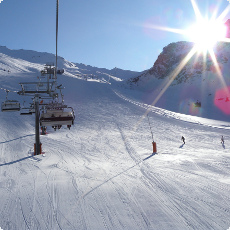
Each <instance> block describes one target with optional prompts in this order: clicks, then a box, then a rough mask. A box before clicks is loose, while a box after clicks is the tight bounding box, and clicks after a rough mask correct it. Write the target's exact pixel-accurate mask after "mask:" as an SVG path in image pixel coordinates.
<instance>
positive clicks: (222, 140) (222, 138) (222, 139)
mask: <svg viewBox="0 0 230 230" xmlns="http://www.w3.org/2000/svg"><path fill="white" fill-rule="evenodd" d="M220 143H221V144H224V137H223V136H222V137H221V142H220Z"/></svg>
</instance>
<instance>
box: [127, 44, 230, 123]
mask: <svg viewBox="0 0 230 230" xmlns="http://www.w3.org/2000/svg"><path fill="white" fill-rule="evenodd" d="M193 45H194V44H193V43H191V42H184V41H180V42H176V43H171V44H169V45H168V46H166V47H164V49H163V51H162V52H161V53H160V55H159V56H158V58H157V60H156V61H155V63H154V65H153V67H152V68H150V69H149V70H147V71H146V72H144V73H143V74H141V75H139V76H137V77H134V78H131V79H128V80H127V81H126V84H124V86H125V87H126V88H130V89H135V90H138V91H139V92H141V93H142V96H141V97H142V99H143V100H144V102H146V103H148V104H151V103H152V102H153V101H154V99H155V98H157V97H158V95H160V94H162V90H163V91H164V90H166V91H165V92H164V93H163V94H162V96H161V97H160V99H159V100H158V101H157V103H156V104H155V105H156V106H158V107H161V108H164V109H168V110H171V111H175V112H181V113H185V114H194V115H197V116H202V117H206V118H212V119H220V120H229V115H230V103H225V104H224V105H223V106H225V107H227V110H229V112H228V114H226V110H225V113H223V111H220V110H219V109H218V108H217V106H216V101H217V100H218V98H217V92H219V91H220V90H221V89H223V88H224V87H226V88H227V87H228V86H230V77H229V76H230V61H229V60H230V43H224V42H219V43H217V44H216V46H215V47H214V50H213V51H214V55H215V58H216V62H217V63H218V67H217V68H216V66H215V63H214V61H213V60H212V57H211V55H210V54H209V53H207V55H206V57H203V54H202V53H201V54H195V55H194V56H193V57H192V58H191V59H190V60H189V61H188V62H187V63H186V64H185V65H184V66H183V68H181V69H180V71H179V72H178V73H177V74H176V76H174V77H175V79H174V80H173V81H172V82H171V84H170V85H169V87H167V89H166V87H165V86H166V85H167V84H169V81H170V79H172V77H173V73H175V70H176V69H177V68H178V67H179V66H181V63H183V60H184V59H185V57H186V55H188V53H189V52H190V51H191V49H192V47H193ZM218 72H219V73H220V74H221V76H219V75H220V74H218ZM228 91H229V90H228ZM225 92H226V89H225ZM229 96H230V94H229V93H225V94H223V97H222V98H228V97H229ZM220 100H223V99H220ZM226 100H227V99H226ZM196 101H199V102H201V104H202V106H201V108H200V109H199V110H198V111H196V113H193V112H191V111H194V108H191V105H193V104H194V103H195V102H196ZM226 102H228V100H227V101H226ZM195 109H196V110H197V108H195Z"/></svg>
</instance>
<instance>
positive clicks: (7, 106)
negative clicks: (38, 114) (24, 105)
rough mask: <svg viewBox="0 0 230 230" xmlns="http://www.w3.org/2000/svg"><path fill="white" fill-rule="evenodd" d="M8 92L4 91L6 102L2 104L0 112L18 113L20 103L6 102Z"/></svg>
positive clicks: (14, 101)
mask: <svg viewBox="0 0 230 230" xmlns="http://www.w3.org/2000/svg"><path fill="white" fill-rule="evenodd" d="M8 93H9V90H6V100H5V101H4V102H2V106H1V110H2V112H14V111H20V103H19V102H18V101H16V100H8Z"/></svg>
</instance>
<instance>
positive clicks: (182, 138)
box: [181, 136, 185, 144]
mask: <svg viewBox="0 0 230 230" xmlns="http://www.w3.org/2000/svg"><path fill="white" fill-rule="evenodd" d="M181 140H182V141H183V142H184V144H185V138H184V137H183V136H182V137H181Z"/></svg>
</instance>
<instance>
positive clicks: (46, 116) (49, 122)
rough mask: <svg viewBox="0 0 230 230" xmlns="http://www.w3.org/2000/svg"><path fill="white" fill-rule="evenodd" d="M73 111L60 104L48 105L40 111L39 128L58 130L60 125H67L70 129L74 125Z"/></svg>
mask: <svg viewBox="0 0 230 230" xmlns="http://www.w3.org/2000/svg"><path fill="white" fill-rule="evenodd" d="M74 119H75V116H74V110H73V108H72V107H67V105H64V104H61V103H54V104H52V103H51V104H49V105H48V106H46V108H45V109H43V110H42V113H41V115H40V126H46V127H47V126H52V127H53V128H54V130H56V129H57V128H58V129H60V128H61V127H62V125H67V127H68V128H69V129H70V127H71V125H73V124H74Z"/></svg>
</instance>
